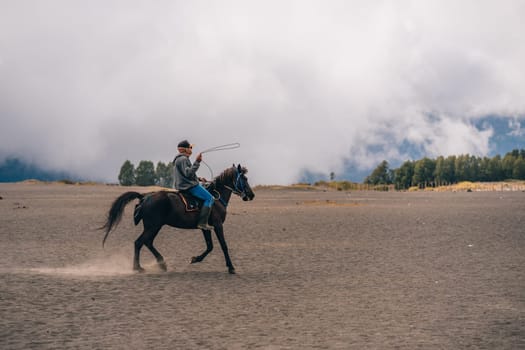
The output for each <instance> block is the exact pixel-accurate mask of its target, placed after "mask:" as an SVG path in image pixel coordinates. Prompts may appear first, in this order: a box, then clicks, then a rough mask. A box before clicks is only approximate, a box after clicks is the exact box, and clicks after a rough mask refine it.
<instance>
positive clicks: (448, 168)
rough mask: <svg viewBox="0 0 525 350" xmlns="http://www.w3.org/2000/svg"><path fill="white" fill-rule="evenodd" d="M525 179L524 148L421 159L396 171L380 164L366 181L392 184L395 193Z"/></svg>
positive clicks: (386, 164)
mask: <svg viewBox="0 0 525 350" xmlns="http://www.w3.org/2000/svg"><path fill="white" fill-rule="evenodd" d="M510 179H516V180H525V149H521V150H519V149H515V150H512V151H511V152H508V153H507V154H505V156H504V157H501V156H500V155H496V156H494V157H492V158H489V157H477V156H473V155H469V154H464V155H459V156H448V157H446V158H445V157H443V156H439V157H437V158H436V159H431V158H427V157H425V158H423V159H420V160H416V161H411V160H407V161H405V162H404V163H403V164H402V165H401V166H400V167H399V168H397V169H390V168H389V164H388V162H387V161H386V160H384V161H382V162H381V163H380V164H379V165H378V166H377V167H376V168H375V169H374V170H373V171H372V173H371V174H370V175H369V176H367V177H366V178H365V181H364V182H365V183H366V184H370V185H391V184H394V185H395V188H396V189H397V190H405V189H408V188H410V187H419V188H425V187H429V186H441V185H449V184H454V183H457V182H461V181H472V182H494V181H503V180H510Z"/></svg>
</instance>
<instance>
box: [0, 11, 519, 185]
mask: <svg viewBox="0 0 525 350" xmlns="http://www.w3.org/2000/svg"><path fill="white" fill-rule="evenodd" d="M524 13H525V5H523V2H521V1H502V2H494V1H461V2H457V1H424V2H421V1H400V2H395V3H388V2H382V1H350V2H347V1H329V2H321V1H306V2H303V1H300V2H298V1H284V2H283V1H279V2H277V1H266V2H257V3H254V2H245V1H226V2H220V3H214V2H211V3H210V2H206V3H204V2H198V1H197V2H170V1H165V2H155V3H148V2H142V3H134V4H133V5H131V4H130V3H128V2H122V1H109V2H108V1H104V2H102V1H93V2H85V3H82V4H78V3H75V4H72V3H70V2H68V1H52V2H46V3H42V2H38V1H34V2H32V4H31V6H28V5H27V4H26V3H19V2H3V3H2V4H1V5H0V62H1V64H0V118H1V125H2V127H1V129H0V157H2V156H4V157H5V156H6V155H9V154H15V155H21V156H25V157H27V158H28V159H33V160H36V161H38V162H40V163H41V164H47V165H49V166H52V167H62V168H67V169H71V170H73V171H76V172H78V173H80V174H83V175H86V176H92V177H98V178H103V179H107V180H111V181H115V180H116V177H117V174H118V170H119V168H120V165H121V164H122V163H123V162H124V160H126V159H130V160H132V161H135V162H138V161H139V160H141V159H148V160H154V161H157V160H163V161H169V160H171V159H172V157H173V155H174V152H175V146H176V144H177V142H178V141H179V140H180V139H183V138H188V139H190V140H191V141H192V142H194V143H196V144H197V145H198V146H197V149H196V150H197V151H198V149H199V147H202V148H201V149H203V148H207V147H210V146H214V145H218V144H224V143H230V142H240V143H241V148H240V149H239V150H235V151H229V152H222V153H214V154H209V155H207V156H206V159H207V160H208V162H209V163H210V165H211V166H212V167H213V168H214V170H215V172H219V171H220V170H222V169H223V168H225V167H226V166H229V165H230V164H231V163H232V162H242V163H243V164H246V165H247V166H248V167H249V168H250V170H251V171H250V175H251V179H252V182H254V183H290V182H293V181H296V180H297V179H298V176H299V175H300V172H301V171H302V170H303V169H305V168H308V169H310V170H312V171H315V172H322V173H326V174H328V173H329V172H330V171H335V172H336V173H340V170H341V169H342V167H343V164H344V162H345V161H350V162H354V163H355V164H357V165H359V166H361V167H370V166H374V165H376V164H377V162H378V161H380V160H382V159H388V160H395V159H401V160H402V159H403V158H405V157H407V155H406V154H403V151H402V150H400V149H399V145H400V144H402V143H403V142H409V143H411V144H413V145H416V146H417V147H420V149H421V151H422V152H423V153H425V154H427V155H429V156H435V155H439V154H444V155H445V154H460V153H471V154H480V155H483V154H486V153H487V152H488V151H489V139H490V137H491V135H492V130H491V129H488V130H484V131H483V130H482V131H480V130H477V129H476V128H474V127H473V126H472V123H473V122H474V121H475V120H476V119H478V118H481V117H483V116H486V115H502V116H512V117H514V118H516V121H517V123H518V125H519V121H520V120H523V119H524V116H525V69H524V68H525V67H524V64H523V62H525V41H524V40H523V37H522V34H521V33H523V32H525V25H524V24H523V21H522V17H523V16H522V15H523V14H524ZM517 130H520V129H519V127H518V129H517ZM203 172H204V174H203V175H207V176H209V174H206V170H203Z"/></svg>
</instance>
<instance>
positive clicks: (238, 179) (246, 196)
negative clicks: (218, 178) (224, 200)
mask: <svg viewBox="0 0 525 350" xmlns="http://www.w3.org/2000/svg"><path fill="white" fill-rule="evenodd" d="M232 170H233V171H232V175H233V176H232V177H231V182H232V186H231V188H232V192H233V193H235V194H236V195H238V196H240V197H241V198H242V200H243V201H251V200H253V198H254V197H255V193H253V191H252V188H251V187H250V184H249V183H248V178H247V177H246V173H247V172H248V169H246V168H245V167H242V166H241V165H240V164H239V165H237V166H235V164H234V165H233V168H232Z"/></svg>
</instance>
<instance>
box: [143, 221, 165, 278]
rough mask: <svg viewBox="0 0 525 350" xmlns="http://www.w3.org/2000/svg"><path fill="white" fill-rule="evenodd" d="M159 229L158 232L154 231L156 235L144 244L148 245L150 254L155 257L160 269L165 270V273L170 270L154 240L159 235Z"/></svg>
mask: <svg viewBox="0 0 525 350" xmlns="http://www.w3.org/2000/svg"><path fill="white" fill-rule="evenodd" d="M159 230H160V228H159V229H157V230H156V231H153V232H155V233H154V234H152V235H151V236H149V237H148V239H147V240H146V242H144V244H145V245H146V247H148V249H149V250H150V252H151V253H152V254H153V255H154V256H155V259H157V264H159V267H160V268H161V269H162V270H163V271H167V270H168V267H167V266H166V262H164V257H163V256H162V255H161V254H160V253H159V251H158V250H157V249H156V248H155V247H154V246H153V240H154V239H155V237H156V236H157V234H158V233H159Z"/></svg>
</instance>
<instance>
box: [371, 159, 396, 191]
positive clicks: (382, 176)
mask: <svg viewBox="0 0 525 350" xmlns="http://www.w3.org/2000/svg"><path fill="white" fill-rule="evenodd" d="M365 183H367V184H369V185H389V184H391V183H392V176H391V173H390V170H389V166H388V162H387V161H386V160H383V161H382V162H381V163H379V165H378V166H377V168H375V169H374V171H372V174H370V175H369V176H367V177H366V179H365Z"/></svg>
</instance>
